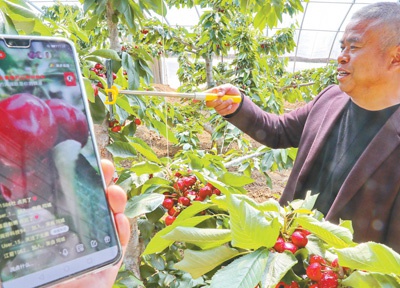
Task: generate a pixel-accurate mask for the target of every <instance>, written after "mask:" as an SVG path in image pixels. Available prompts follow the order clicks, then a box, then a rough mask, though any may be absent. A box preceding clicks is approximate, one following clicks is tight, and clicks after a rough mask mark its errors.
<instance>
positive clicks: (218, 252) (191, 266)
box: [174, 246, 239, 287]
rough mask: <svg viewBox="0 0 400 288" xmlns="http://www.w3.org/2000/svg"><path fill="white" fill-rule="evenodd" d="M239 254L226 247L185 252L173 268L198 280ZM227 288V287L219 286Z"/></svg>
mask: <svg viewBox="0 0 400 288" xmlns="http://www.w3.org/2000/svg"><path fill="white" fill-rule="evenodd" d="M238 254H239V252H238V251H237V250H236V249H233V248H229V247H227V246H220V247H216V248H213V249H209V250H203V251H193V250H188V249H187V250H185V254H184V257H183V260H182V261H180V262H178V263H176V264H175V265H174V268H176V269H179V270H182V271H185V272H188V273H190V275H191V276H192V277H193V279H196V278H199V277H200V276H202V275H204V274H206V273H207V272H209V271H211V270H213V269H214V268H215V267H217V266H219V265H221V264H223V263H224V262H226V261H228V260H230V259H232V258H234V257H236V256H237V255H238ZM221 287H229V286H221Z"/></svg>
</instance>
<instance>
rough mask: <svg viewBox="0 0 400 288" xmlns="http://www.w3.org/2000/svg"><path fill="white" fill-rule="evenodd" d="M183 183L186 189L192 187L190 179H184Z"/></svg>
mask: <svg viewBox="0 0 400 288" xmlns="http://www.w3.org/2000/svg"><path fill="white" fill-rule="evenodd" d="M182 181H183V183H184V185H185V186H186V187H190V186H192V180H191V179H190V178H189V177H183V178H182Z"/></svg>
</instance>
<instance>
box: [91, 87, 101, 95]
mask: <svg viewBox="0 0 400 288" xmlns="http://www.w3.org/2000/svg"><path fill="white" fill-rule="evenodd" d="M92 89H93V94H94V96H99V87H97V85H95V84H92Z"/></svg>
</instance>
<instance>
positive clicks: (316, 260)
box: [310, 255, 326, 265]
mask: <svg viewBox="0 0 400 288" xmlns="http://www.w3.org/2000/svg"><path fill="white" fill-rule="evenodd" d="M313 263H319V264H321V265H325V264H326V261H325V259H324V258H323V257H322V256H319V255H312V256H311V257H310V264H313Z"/></svg>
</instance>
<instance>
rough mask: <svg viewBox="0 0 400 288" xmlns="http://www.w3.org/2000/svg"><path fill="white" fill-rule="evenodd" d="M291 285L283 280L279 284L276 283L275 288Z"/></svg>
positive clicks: (284, 287)
mask: <svg viewBox="0 0 400 288" xmlns="http://www.w3.org/2000/svg"><path fill="white" fill-rule="evenodd" d="M289 287H290V285H288V284H286V283H285V282H283V281H281V282H279V283H278V284H276V286H275V288H289Z"/></svg>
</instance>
